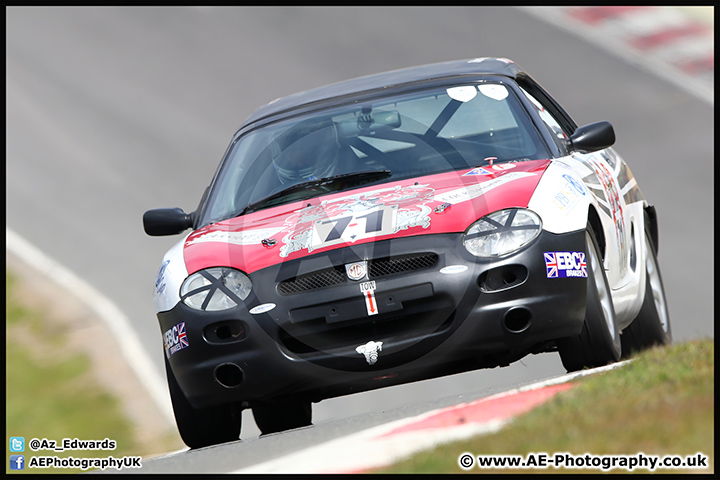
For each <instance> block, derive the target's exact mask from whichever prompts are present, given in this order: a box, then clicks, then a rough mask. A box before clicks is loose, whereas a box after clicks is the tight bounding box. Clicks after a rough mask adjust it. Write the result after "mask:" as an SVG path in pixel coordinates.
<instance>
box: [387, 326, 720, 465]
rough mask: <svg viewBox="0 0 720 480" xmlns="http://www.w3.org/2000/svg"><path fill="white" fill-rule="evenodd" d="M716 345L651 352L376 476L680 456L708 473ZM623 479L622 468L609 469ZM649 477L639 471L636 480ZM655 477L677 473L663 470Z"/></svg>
mask: <svg viewBox="0 0 720 480" xmlns="http://www.w3.org/2000/svg"><path fill="white" fill-rule="evenodd" d="M714 357H715V350H714V342H713V340H711V339H710V340H697V341H690V342H684V343H679V344H675V345H671V346H668V347H664V348H653V349H650V350H648V351H646V352H643V353H641V354H640V355H638V356H637V357H636V358H635V359H634V360H633V361H632V362H630V363H629V364H627V365H625V366H623V367H621V368H618V369H615V370H611V371H608V372H605V373H602V374H598V375H594V376H591V377H586V378H582V379H578V380H576V381H575V382H573V383H574V384H575V386H574V388H572V389H570V390H568V391H564V392H560V393H558V394H557V395H556V396H555V397H553V399H552V400H550V401H548V402H547V403H545V404H543V405H541V406H540V407H538V408H536V409H534V410H532V411H531V412H529V413H528V414H525V415H522V416H520V417H518V418H517V419H516V420H515V421H513V422H512V423H511V424H509V425H508V426H507V427H506V428H504V429H503V430H501V431H500V432H497V433H495V434H491V435H485V436H479V437H474V438H471V439H469V440H466V441H460V442H455V443H450V444H446V445H443V446H440V447H438V448H435V449H433V450H429V451H425V452H422V453H419V454H416V455H414V456H413V457H411V458H409V459H406V460H404V461H401V462H399V463H397V464H395V465H393V466H391V467H388V468H384V469H378V470H374V471H373V473H428V474H430V473H464V472H465V471H464V470H463V469H461V468H460V467H459V465H458V459H459V457H460V455H462V454H463V453H465V452H468V453H471V454H473V455H474V456H476V457H477V456H479V455H520V456H522V457H523V458H525V459H527V455H528V454H529V453H547V454H549V455H551V456H552V455H554V454H555V453H563V452H568V453H570V454H572V455H585V454H588V453H589V454H592V455H635V454H638V453H639V452H642V453H644V454H645V455H658V456H665V455H680V456H692V455H695V454H696V453H698V452H700V453H703V454H704V455H706V456H707V457H709V459H708V464H709V469H706V470H684V471H685V472H697V473H707V472H710V471H713V470H714V468H713V462H714V458H713V453H714V448H715V437H714V421H715V413H714V403H715V395H714V381H715V370H714ZM610 471H611V472H612V473H626V472H627V470H624V469H614V470H610ZM648 471H649V470H646V469H637V470H633V472H636V473H648ZM467 472H468V473H602V470H601V469H589V470H587V469H577V468H574V469H555V468H554V467H550V468H546V469H525V470H522V469H496V470H492V469H480V468H478V467H477V465H475V467H474V468H472V469H469V470H467ZM656 472H660V473H670V472H678V470H670V469H660V470H656Z"/></svg>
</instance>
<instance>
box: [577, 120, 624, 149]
mask: <svg viewBox="0 0 720 480" xmlns="http://www.w3.org/2000/svg"><path fill="white" fill-rule="evenodd" d="M570 143H571V147H572V150H575V151H579V152H583V153H590V152H596V151H598V150H602V149H603V148H608V147H610V146H612V145H613V144H614V143H615V130H613V126H612V125H611V124H610V122H596V123H591V124H589V125H584V126H582V127H578V128H577V129H576V130H575V133H573V134H572V136H571V137H570Z"/></svg>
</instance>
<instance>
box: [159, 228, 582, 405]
mask: <svg viewBox="0 0 720 480" xmlns="http://www.w3.org/2000/svg"><path fill="white" fill-rule="evenodd" d="M557 251H576V252H585V230H579V231H576V232H571V233H565V234H557V235H556V234H551V233H549V232H546V231H543V232H542V233H541V234H540V235H539V236H538V238H536V239H535V240H534V241H533V242H532V243H531V244H530V245H529V246H527V247H525V248H524V249H522V250H520V251H519V252H516V253H514V254H510V255H507V256H503V257H499V258H496V259H492V260H487V259H479V258H477V257H475V256H473V255H471V254H470V253H469V252H467V250H466V249H465V248H464V247H463V245H462V234H444V235H421V236H415V237H405V238H400V239H393V240H386V241H380V242H374V243H367V244H362V245H353V246H348V247H345V248H341V249H337V250H332V251H329V252H324V253H319V254H315V255H309V256H307V257H304V258H301V259H296V260H290V261H285V262H282V263H280V264H278V265H275V266H272V267H269V268H266V269H263V270H260V271H257V272H253V273H252V274H251V278H252V282H253V293H251V295H250V296H249V297H248V298H247V299H246V301H245V304H244V305H240V306H238V307H236V308H233V309H230V310H225V311H221V312H202V311H198V310H194V309H191V308H189V307H187V306H186V305H184V304H183V303H178V304H177V305H176V306H175V307H174V308H173V309H172V310H169V311H166V312H161V313H159V314H158V319H159V321H160V328H161V331H162V332H163V333H164V332H166V331H168V330H170V329H172V328H173V327H174V326H177V325H179V324H181V323H182V322H184V324H185V333H186V342H187V346H186V347H185V348H182V349H181V350H178V351H175V352H174V353H172V354H171V355H169V358H168V361H169V364H170V367H171V368H172V371H173V373H174V376H175V378H176V380H177V383H178V385H179V386H180V388H181V390H182V391H183V392H184V394H185V396H186V398H187V400H188V401H189V402H190V404H192V406H193V407H195V408H202V407H206V406H211V405H218V404H223V403H229V402H247V404H248V405H251V404H252V402H254V401H273V400H278V401H281V400H283V399H288V398H293V399H302V400H310V401H315V402H317V401H320V400H322V399H325V398H330V397H335V396H340V395H346V394H351V393H356V392H361V391H365V390H370V389H375V388H380V387H385V386H390V385H397V384H401V383H407V382H413V381H417V380H423V379H428V378H433V377H438V376H444V375H449V374H453V373H459V372H464V371H469V370H475V369H478V368H490V367H496V366H502V365H507V364H509V363H511V362H513V361H516V360H518V359H520V358H522V357H524V356H525V355H527V354H528V353H539V352H542V351H546V350H548V349H549V348H552V346H553V345H554V341H555V339H557V338H562V337H567V336H571V335H577V334H578V333H579V332H580V331H581V329H582V325H583V319H584V316H585V302H586V288H587V278H548V277H547V273H546V272H547V269H546V265H545V260H544V256H543V253H544V252H557ZM361 260H366V261H368V270H369V274H368V276H369V278H366V279H364V280H361V281H352V280H349V279H348V278H347V275H346V273H345V265H346V264H349V263H353V262H357V261H361ZM457 266H467V267H468V268H467V269H465V270H464V271H461V270H462V267H460V268H457ZM446 267H455V268H449V269H446V270H445V271H450V272H451V273H441V269H443V268H446ZM368 280H370V281H375V284H376V289H375V291H374V294H375V303H376V307H377V309H378V312H379V313H378V314H376V315H368V310H367V306H366V300H365V297H364V296H363V293H362V292H361V289H360V283H362V282H364V281H368ZM271 303H272V304H275V307H274V308H272V309H271V310H268V311H265V312H264V313H257V314H251V313H250V310H251V309H253V308H254V307H257V306H259V305H265V304H271ZM371 341H372V342H382V348H381V350H378V352H377V353H378V358H377V361H376V362H375V363H374V364H372V365H371V364H370V362H369V361H368V360H367V359H366V357H365V356H364V355H363V354H361V353H358V352H357V351H356V349H357V347H359V346H361V345H365V344H367V343H368V342H371Z"/></svg>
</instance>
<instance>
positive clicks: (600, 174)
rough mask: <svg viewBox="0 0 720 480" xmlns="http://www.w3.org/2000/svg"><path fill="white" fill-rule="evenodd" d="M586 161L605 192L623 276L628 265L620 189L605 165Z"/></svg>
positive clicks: (595, 161) (600, 162) (592, 158)
mask: <svg viewBox="0 0 720 480" xmlns="http://www.w3.org/2000/svg"><path fill="white" fill-rule="evenodd" d="M605 158H606V156H605ZM588 160H589V163H590V164H591V165H592V166H593V167H594V168H595V175H596V176H597V178H598V180H599V181H600V184H601V185H602V188H603V190H604V191H605V197H606V199H607V205H606V208H608V210H609V212H610V217H611V218H612V220H613V223H614V224H615V236H616V238H617V244H618V247H619V249H620V252H619V253H620V265H621V274H623V273H622V272H624V270H625V268H626V265H627V264H628V255H629V251H628V248H627V245H626V244H625V216H624V212H623V207H622V203H621V201H620V189H619V186H618V182H617V179H616V178H615V177H614V176H613V174H612V172H611V171H610V169H609V168H608V167H607V165H605V164H604V163H603V162H602V161H600V160H598V159H597V158H595V157H590V158H589V159H588Z"/></svg>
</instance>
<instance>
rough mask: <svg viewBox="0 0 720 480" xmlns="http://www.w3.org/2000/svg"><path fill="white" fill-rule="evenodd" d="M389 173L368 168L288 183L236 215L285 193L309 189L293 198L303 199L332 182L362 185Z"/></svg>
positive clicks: (265, 203) (387, 175) (256, 207)
mask: <svg viewBox="0 0 720 480" xmlns="http://www.w3.org/2000/svg"><path fill="white" fill-rule="evenodd" d="M390 175H392V173H391V172H390V170H368V171H364V172H353V173H341V174H340V175H333V176H331V177H325V178H320V179H317V180H308V181H307V182H302V183H296V184H295V185H289V186H288V187H285V188H283V189H282V190H279V191H277V192H275V193H271V194H270V195H268V196H266V197H264V198H261V199H260V200H257V201H255V202H251V203H249V204H248V205H246V206H245V208H243V209H242V211H241V212H240V213H238V214H237V215H236V216H238V217H239V216H241V215H245V214H246V213H250V212H253V211H255V210H259V209H261V208H264V207H266V206H267V207H271V206H273V204H272V201H273V200H276V199H278V198H282V197H285V196H287V195H292V194H293V193H295V192H299V191H302V190H308V189H310V191H309V192H308V195H307V196H301V197H299V198H296V199H295V200H305V199H307V198H311V197H314V196H316V195H318V194H323V193H326V192H328V191H329V190H327V189H323V190H321V191H318V190H317V189H318V187H326V186H328V185H332V184H335V183H340V182H345V183H346V184H347V183H353V182H359V183H358V185H362V184H363V183H368V182H371V181H373V180H379V179H381V178H386V177H389V176H390ZM268 203H270V205H267V204H268Z"/></svg>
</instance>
